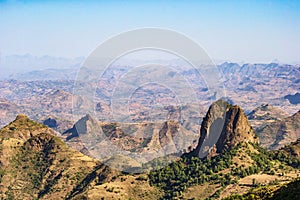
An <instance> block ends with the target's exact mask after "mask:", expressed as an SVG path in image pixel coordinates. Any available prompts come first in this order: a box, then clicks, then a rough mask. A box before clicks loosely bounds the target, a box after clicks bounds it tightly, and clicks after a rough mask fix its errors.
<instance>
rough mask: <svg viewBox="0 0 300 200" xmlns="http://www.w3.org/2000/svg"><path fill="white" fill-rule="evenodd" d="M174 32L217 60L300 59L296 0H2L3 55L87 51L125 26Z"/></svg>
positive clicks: (298, 3)
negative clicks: (193, 42) (197, 45)
mask: <svg viewBox="0 0 300 200" xmlns="http://www.w3.org/2000/svg"><path fill="white" fill-rule="evenodd" d="M143 27H158V28H166V29H171V30H174V31H178V32H180V33H182V34H184V35H186V36H187V37H189V38H191V39H193V40H194V41H195V42H197V43H198V44H199V45H201V46H202V47H203V48H204V49H205V50H206V52H207V54H208V55H209V56H210V57H211V58H213V59H217V60H226V61H236V62H251V63H258V62H265V63H268V62H272V61H274V60H275V59H276V60H279V61H281V62H285V63H294V62H300V53H299V52H300V1H279V0H278V1H276V0H274V1H266V0H265V1H264V0H261V1H255V0H251V1H247V0H245V1H214V0H212V1H168V0H167V1H155V0H154V1H151V2H146V1H133V0H132V1H47V0H46V1H2V0H0V55H1V56H7V55H14V54H17V55H24V54H31V55H35V56H44V55H49V56H58V57H67V58H74V57H80V56H83V57H87V56H88V55H89V54H90V53H91V52H92V51H93V50H94V49H95V48H96V47H97V46H98V45H100V44H101V43H102V42H103V41H105V40H107V39H108V38H111V37H112V36H114V35H117V34H119V33H121V32H124V31H129V30H132V29H137V28H143Z"/></svg>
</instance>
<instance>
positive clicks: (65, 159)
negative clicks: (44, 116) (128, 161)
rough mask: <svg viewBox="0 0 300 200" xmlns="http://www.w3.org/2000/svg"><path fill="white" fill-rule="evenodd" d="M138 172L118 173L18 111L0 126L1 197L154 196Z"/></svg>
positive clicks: (155, 190) (152, 197)
mask: <svg viewBox="0 0 300 200" xmlns="http://www.w3.org/2000/svg"><path fill="white" fill-rule="evenodd" d="M143 176H146V178H139V176H133V175H126V174H122V173H121V172H119V171H117V170H114V169H112V168H110V167H108V166H106V165H104V164H102V163H100V161H98V160H95V159H93V158H90V157H88V156H85V155H84V154H82V153H80V152H78V151H76V150H73V149H71V148H70V147H68V146H67V145H66V144H65V143H64V142H63V141H62V140H61V139H60V138H58V137H57V136H55V132H54V131H53V130H51V129H50V128H48V127H46V126H44V125H42V124H39V123H37V122H34V121H32V120H30V119H28V118H27V117H26V116H24V115H19V116H18V117H17V118H16V120H15V121H13V122H12V123H10V124H9V125H7V126H6V127H4V128H2V129H1V130H0V198H1V199H47V200H48V199H55V200H56V199H101V198H113V199H118V198H124V199H129V198H134V199H140V198H142V197H143V198H144V199H154V197H156V198H159V196H160V192H159V190H158V189H157V188H154V187H150V185H149V181H148V180H147V175H143ZM116 185H117V187H116ZM121 188H122V189H121ZM117 191H118V192H117Z"/></svg>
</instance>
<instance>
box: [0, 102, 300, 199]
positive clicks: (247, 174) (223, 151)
mask: <svg viewBox="0 0 300 200" xmlns="http://www.w3.org/2000/svg"><path fill="white" fill-rule="evenodd" d="M220 108H224V110H223V111H222V109H220ZM220 110H221V112H220ZM221 117H223V120H222V123H221V124H222V126H221V128H219V129H218V128H217V127H215V124H216V123H214V122H215V121H216V120H217V121H218V122H219V120H220V118H221ZM218 122H217V124H218ZM98 125H100V127H101V123H100V122H98V121H97V120H95V119H93V118H92V117H91V116H90V115H87V116H85V117H83V118H82V119H80V120H79V121H78V122H77V123H75V124H74V127H73V128H72V129H73V130H72V129H70V130H69V131H66V133H65V134H66V135H65V136H67V137H69V138H68V139H66V138H63V137H64V136H63V135H64V134H62V135H61V134H59V133H57V132H56V131H54V130H52V129H50V128H48V127H47V126H45V125H42V124H40V123H37V122H34V121H32V120H30V119H29V118H28V117H26V116H25V115H18V116H17V118H16V119H15V120H14V121H13V122H11V123H9V124H8V125H7V126H5V127H3V128H2V129H1V130H0V155H1V156H0V164H1V171H0V180H1V182H0V190H1V193H0V194H1V198H4V199H101V198H102V199H103V198H104V199H172V198H184V199H192V198H199V197H201V198H210V199H220V198H224V197H226V198H229V199H230V198H231V199H234V198H239V197H241V195H244V196H245V197H246V196H247V195H248V196H253V195H254V196H258V197H257V198H260V199H272V198H273V197H274V196H272V195H271V194H274V195H275V194H277V193H278V195H280V194H281V193H284V192H285V191H287V190H288V191H289V195H290V196H291V198H297V195H298V193H297V192H298V190H297V187H296V186H297V181H296V179H297V177H298V176H299V169H298V167H299V166H300V161H299V155H300V152H299V148H298V147H299V141H297V142H295V143H292V144H290V145H289V146H286V147H285V148H283V149H281V150H275V151H266V150H265V149H263V148H261V147H259V140H258V137H257V136H256V134H255V132H254V130H253V129H252V128H251V126H250V123H249V122H248V119H247V117H246V114H245V113H244V111H243V110H242V109H241V108H240V107H238V106H233V105H230V104H229V103H227V102H225V101H217V102H215V103H214V104H212V105H211V106H210V108H209V110H208V112H207V114H206V117H205V118H204V120H203V122H202V125H201V130H200V133H201V134H200V138H199V141H198V144H197V146H196V147H195V149H194V150H193V148H191V149H190V150H191V151H190V153H189V152H188V153H186V154H184V155H183V156H182V157H181V158H179V160H177V161H174V162H172V163H171V164H169V165H167V166H165V167H163V168H157V169H155V168H154V170H152V171H150V172H145V173H139V174H131V173H124V172H120V171H118V170H116V169H115V168H114V167H113V165H111V164H110V163H109V162H107V163H106V164H105V163H103V161H100V160H97V159H94V158H91V157H89V156H87V155H84V154H83V153H84V152H83V153H80V152H78V151H76V150H74V149H72V148H71V147H68V145H67V144H66V143H65V142H64V141H63V140H62V139H60V137H62V138H63V139H65V140H66V141H68V140H72V139H74V138H76V137H77V135H76V132H77V134H80V133H82V132H86V133H89V132H91V131H89V130H93V127H95V126H96V127H97V126H98ZM165 125H166V126H167V127H168V126H169V125H168V123H166V124H165ZM108 126H109V127H111V126H112V124H108ZM103 127H105V125H102V129H103ZM163 127H164V126H163ZM167 127H166V128H167ZM107 128H108V127H107ZM74 129H76V130H74ZM115 130H116V129H115V128H114V129H111V131H108V130H107V131H104V132H106V133H107V134H108V133H110V135H106V137H108V138H111V139H113V138H116V139H117V138H118V137H120V135H119V134H118V133H117V132H116V131H115ZM218 131H220V137H219V139H216V144H215V145H212V146H211V147H212V148H210V149H209V153H208V154H207V156H204V157H203V158H199V151H198V150H199V146H201V145H203V143H204V142H203V141H205V140H206V139H207V138H209V136H210V135H212V136H214V134H218ZM167 132H168V131H164V134H165V137H166V139H167V138H172V137H174V135H172V132H170V134H171V135H169V136H168V134H169V133H167ZM125 138H126V137H125ZM162 141H164V139H163V140H161V142H162ZM167 142H169V141H167ZM67 143H68V142H67ZM195 155H196V156H195ZM120 159H121V157H115V158H114V162H116V161H120ZM154 167H155V166H154ZM295 181H296V182H295ZM266 188H267V189H268V191H270V193H268V195H265V196H261V195H262V194H263V192H259V191H265V190H266ZM239 195H240V196H239ZM259 195H260V196H259Z"/></svg>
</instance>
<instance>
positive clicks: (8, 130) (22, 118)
mask: <svg viewBox="0 0 300 200" xmlns="http://www.w3.org/2000/svg"><path fill="white" fill-rule="evenodd" d="M42 132H43V133H49V134H51V135H56V134H55V132H54V131H53V130H51V129H50V128H48V127H46V126H45V125H42V124H40V123H37V122H35V121H33V120H31V119H29V118H28V117H27V116H26V115H24V114H19V115H17V117H16V119H15V120H14V121H13V122H11V123H10V124H8V125H7V126H5V127H3V128H2V129H1V130H0V137H1V138H15V139H20V140H24V141H26V140H28V139H29V138H31V137H33V136H35V135H37V134H39V133H42Z"/></svg>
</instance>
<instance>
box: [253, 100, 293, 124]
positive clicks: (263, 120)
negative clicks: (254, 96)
mask: <svg viewBox="0 0 300 200" xmlns="http://www.w3.org/2000/svg"><path fill="white" fill-rule="evenodd" d="M288 116H289V114H288V113H286V112H285V111H283V110H281V109H279V108H277V107H274V106H271V105H269V104H262V105H261V106H259V107H257V108H255V109H254V110H253V111H251V112H250V113H249V114H248V115H247V117H248V119H249V121H250V123H251V126H252V127H253V128H254V129H257V128H262V127H264V126H265V125H266V124H267V123H271V122H274V121H279V120H283V119H284V118H286V117H288Z"/></svg>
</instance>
